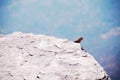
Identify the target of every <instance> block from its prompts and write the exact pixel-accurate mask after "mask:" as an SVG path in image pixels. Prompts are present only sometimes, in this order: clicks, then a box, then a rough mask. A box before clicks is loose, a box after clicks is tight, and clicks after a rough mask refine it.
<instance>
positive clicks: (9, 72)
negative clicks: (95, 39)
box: [0, 32, 110, 80]
mask: <svg viewBox="0 0 120 80" xmlns="http://www.w3.org/2000/svg"><path fill="white" fill-rule="evenodd" d="M0 80H110V78H109V76H108V75H107V74H106V72H105V71H104V69H103V68H102V67H101V66H100V65H99V63H98V62H97V61H96V60H95V59H94V58H93V57H92V56H91V55H90V54H89V53H87V52H85V51H83V50H81V46H80V44H78V43H73V42H72V41H69V40H66V39H58V38H55V37H49V36H45V35H34V34H30V33H29V34H25V33H21V32H15V33H13V34H10V35H5V36H1V37H0Z"/></svg>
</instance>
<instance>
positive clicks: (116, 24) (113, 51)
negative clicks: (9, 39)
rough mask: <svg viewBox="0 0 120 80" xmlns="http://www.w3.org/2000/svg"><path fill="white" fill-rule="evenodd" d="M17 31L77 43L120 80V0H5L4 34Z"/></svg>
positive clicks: (1, 9) (0, 30)
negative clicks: (77, 41)
mask: <svg viewBox="0 0 120 80" xmlns="http://www.w3.org/2000/svg"><path fill="white" fill-rule="evenodd" d="M16 31H21V32H25V33H35V34H45V35H49V36H55V37H58V38H66V39H69V40H76V39H77V38H79V37H80V36H83V37H84V40H83V42H82V43H81V44H82V46H83V47H84V48H85V49H86V51H88V52H89V53H90V54H92V55H93V56H94V57H95V58H96V59H97V61H99V63H100V64H101V65H102V66H103V67H104V68H105V70H106V71H107V73H108V74H109V75H110V77H111V79H112V80H120V76H119V75H120V62H119V61H120V0H1V1H0V34H8V33H12V32H16Z"/></svg>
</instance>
